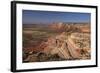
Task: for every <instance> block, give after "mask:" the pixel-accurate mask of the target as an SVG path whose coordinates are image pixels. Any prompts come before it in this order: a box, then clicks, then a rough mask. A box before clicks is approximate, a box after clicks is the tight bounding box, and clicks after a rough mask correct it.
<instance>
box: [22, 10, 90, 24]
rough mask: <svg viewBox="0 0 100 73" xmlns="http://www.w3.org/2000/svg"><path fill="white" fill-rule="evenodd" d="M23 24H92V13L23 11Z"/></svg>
mask: <svg viewBox="0 0 100 73" xmlns="http://www.w3.org/2000/svg"><path fill="white" fill-rule="evenodd" d="M22 14H23V15H22V21H23V24H34V23H37V24H38V23H44V24H45V23H53V22H85V23H86V22H90V19H91V14H90V13H76V12H55V11H35V10H23V13H22Z"/></svg>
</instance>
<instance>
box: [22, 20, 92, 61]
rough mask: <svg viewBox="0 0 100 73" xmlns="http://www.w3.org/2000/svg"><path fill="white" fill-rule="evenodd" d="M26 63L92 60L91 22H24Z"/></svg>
mask: <svg viewBox="0 0 100 73" xmlns="http://www.w3.org/2000/svg"><path fill="white" fill-rule="evenodd" d="M22 43H23V62H24V63H27V62H46V61H64V60H66V61H67V60H68V61H69V60H87V59H91V26H90V23H71V22H69V23H63V22H54V23H51V24H43V23H40V24H24V25H23V42H22Z"/></svg>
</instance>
